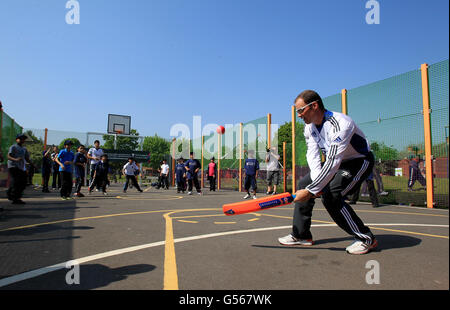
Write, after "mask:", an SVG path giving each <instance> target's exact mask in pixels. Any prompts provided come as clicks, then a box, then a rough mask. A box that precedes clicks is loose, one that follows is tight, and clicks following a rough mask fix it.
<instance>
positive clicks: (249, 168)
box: [244, 150, 259, 199]
mask: <svg viewBox="0 0 450 310" xmlns="http://www.w3.org/2000/svg"><path fill="white" fill-rule="evenodd" d="M244 169H245V181H244V189H245V190H246V191H247V195H245V197H244V199H247V198H250V197H251V195H250V187H251V188H252V191H253V199H256V190H257V188H258V186H257V183H256V173H257V172H258V170H259V162H258V160H257V159H256V158H255V151H253V150H250V151H248V158H247V159H246V160H245V164H244Z"/></svg>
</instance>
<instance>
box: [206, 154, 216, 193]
mask: <svg viewBox="0 0 450 310" xmlns="http://www.w3.org/2000/svg"><path fill="white" fill-rule="evenodd" d="M216 179H217V165H216V163H215V162H214V157H212V158H211V162H210V163H209V164H208V180H209V191H210V192H211V191H214V192H215V191H216Z"/></svg>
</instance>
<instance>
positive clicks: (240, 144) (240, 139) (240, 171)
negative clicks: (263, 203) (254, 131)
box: [239, 123, 244, 192]
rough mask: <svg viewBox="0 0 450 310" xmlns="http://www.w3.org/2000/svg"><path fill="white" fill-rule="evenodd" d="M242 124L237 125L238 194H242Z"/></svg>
mask: <svg viewBox="0 0 450 310" xmlns="http://www.w3.org/2000/svg"><path fill="white" fill-rule="evenodd" d="M243 126H244V125H243V124H242V123H240V124H239V192H242V149H243V143H242V142H243V139H242V138H243V131H242V130H243V128H242V127H243Z"/></svg>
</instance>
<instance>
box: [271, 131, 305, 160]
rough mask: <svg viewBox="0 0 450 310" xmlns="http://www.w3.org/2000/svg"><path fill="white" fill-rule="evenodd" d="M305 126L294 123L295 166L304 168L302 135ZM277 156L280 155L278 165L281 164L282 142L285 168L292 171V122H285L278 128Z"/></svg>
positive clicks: (303, 141)
mask: <svg viewBox="0 0 450 310" xmlns="http://www.w3.org/2000/svg"><path fill="white" fill-rule="evenodd" d="M304 127H305V125H304V124H302V123H299V122H296V123H295V132H296V147H295V154H296V157H297V160H296V162H297V164H300V165H302V166H306V165H307V162H306V142H305V137H304V135H303V130H304ZM277 134H278V154H280V163H282V162H283V142H286V168H287V169H292V122H286V123H284V124H283V125H281V126H280V127H279V128H278V132H277Z"/></svg>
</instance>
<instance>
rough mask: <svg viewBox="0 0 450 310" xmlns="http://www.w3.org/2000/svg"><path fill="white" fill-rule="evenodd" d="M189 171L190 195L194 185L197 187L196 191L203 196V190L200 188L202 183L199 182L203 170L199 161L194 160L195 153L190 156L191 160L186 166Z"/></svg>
mask: <svg viewBox="0 0 450 310" xmlns="http://www.w3.org/2000/svg"><path fill="white" fill-rule="evenodd" d="M184 166H185V167H186V170H187V173H186V175H187V179H188V185H189V188H188V194H189V195H192V184H194V185H195V189H196V190H197V193H198V194H199V195H201V194H202V189H201V188H200V183H199V182H198V171H199V170H200V169H201V168H202V167H201V164H200V162H199V161H198V159H194V152H191V153H190V154H189V159H188V160H187V161H186V163H185V164H184Z"/></svg>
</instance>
